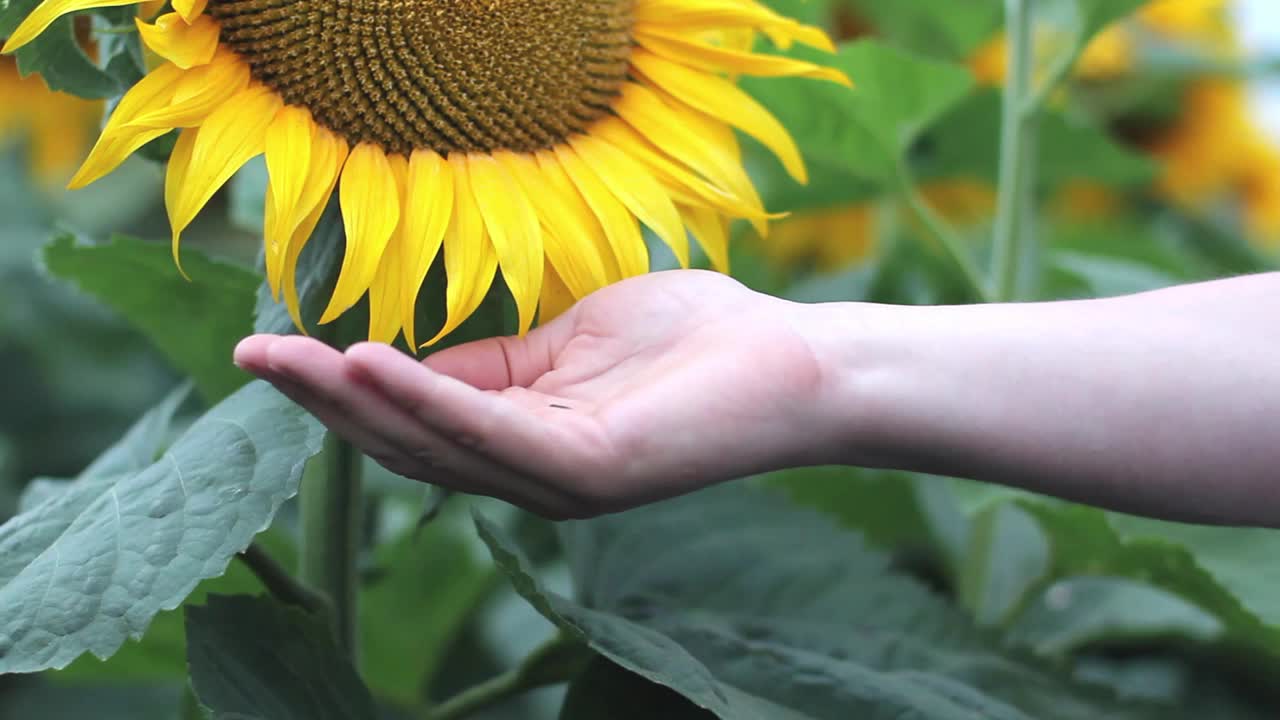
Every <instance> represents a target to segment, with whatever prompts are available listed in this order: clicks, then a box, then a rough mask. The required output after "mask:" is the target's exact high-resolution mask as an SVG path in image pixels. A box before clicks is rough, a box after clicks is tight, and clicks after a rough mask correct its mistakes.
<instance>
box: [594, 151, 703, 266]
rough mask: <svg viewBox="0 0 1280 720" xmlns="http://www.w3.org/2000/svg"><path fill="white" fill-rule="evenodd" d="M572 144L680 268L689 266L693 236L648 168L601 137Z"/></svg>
mask: <svg viewBox="0 0 1280 720" xmlns="http://www.w3.org/2000/svg"><path fill="white" fill-rule="evenodd" d="M569 143H570V144H571V145H572V146H573V149H574V150H576V151H577V152H578V155H579V156H581V157H582V159H583V160H585V161H586V163H587V164H588V165H589V166H591V169H592V170H593V171H594V172H595V174H596V176H598V177H599V178H600V179H601V180H602V181H603V182H604V184H605V186H606V187H608V188H609V191H610V192H612V193H613V195H614V197H616V198H618V199H619V200H621V201H622V204H623V205H625V206H626V207H627V209H628V210H630V211H631V213H632V214H633V215H635V216H636V217H637V218H639V219H640V221H641V222H643V223H644V224H645V225H647V226H648V227H649V229H650V230H652V231H653V232H654V234H656V235H657V236H658V238H659V239H661V240H662V241H663V242H664V243H666V244H667V247H669V248H671V252H673V253H674V254H675V256H676V260H677V261H678V262H679V263H680V267H683V268H687V267H689V236H688V234H687V233H685V230H684V224H683V223H682V222H680V213H679V212H677V211H676V206H675V204H674V203H672V202H671V197H670V196H669V195H668V194H667V191H666V190H665V189H663V187H662V185H660V184H659V183H658V181H657V180H655V179H654V178H653V175H651V174H650V173H649V171H648V169H647V168H645V167H644V165H641V164H640V163H639V162H637V161H635V160H633V159H632V158H631V157H630V156H629V155H627V154H626V153H624V152H622V151H621V150H619V149H618V148H616V147H614V146H613V145H610V144H609V143H608V142H607V141H605V140H603V139H601V138H598V137H593V136H590V135H579V136H577V137H574V138H572V139H570V141H569Z"/></svg>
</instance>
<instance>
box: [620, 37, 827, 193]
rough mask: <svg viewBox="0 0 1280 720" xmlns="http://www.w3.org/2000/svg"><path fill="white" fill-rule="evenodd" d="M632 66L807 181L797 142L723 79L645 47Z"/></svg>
mask: <svg viewBox="0 0 1280 720" xmlns="http://www.w3.org/2000/svg"><path fill="white" fill-rule="evenodd" d="M631 64H632V66H633V67H634V68H636V69H637V70H638V71H640V73H641V74H643V75H644V76H645V77H646V78H648V79H649V80H650V81H651V82H653V83H654V84H655V85H657V86H658V87H660V88H662V89H663V90H665V91H667V92H668V93H670V94H671V95H673V96H674V97H676V98H677V99H679V100H681V101H682V102H685V103H688V104H689V105H690V106H692V107H694V108H696V109H698V110H700V111H702V112H704V113H707V114H708V115H711V116H712V117H717V118H720V119H722V120H724V121H725V122H727V123H729V124H731V125H733V126H734V127H736V128H738V129H740V130H742V131H743V132H745V133H746V134H748V135H750V136H751V137H754V138H755V139H757V140H759V141H760V142H761V143H762V144H763V145H764V146H765V147H767V148H769V149H770V150H771V151H773V154H774V155H777V156H778V159H779V160H781V161H782V165H783V167H785V168H786V169H787V172H788V173H789V174H790V175H791V177H793V178H795V179H796V181H797V182H800V183H805V182H807V181H808V173H807V172H806V171H805V167H804V160H803V159H802V158H801V157H800V150H799V148H797V147H796V144H795V140H793V139H792V138H791V135H790V134H789V133H788V132H787V130H786V128H784V127H783V126H782V123H780V122H778V119H777V118H775V117H774V116H773V115H772V114H770V113H769V111H768V110H766V109H765V108H764V106H762V105H761V104H760V103H758V102H756V101H755V99H753V98H752V97H751V96H750V95H748V94H747V93H746V92H744V91H742V90H741V89H740V88H738V87H737V86H736V85H734V84H733V83H731V82H729V81H728V80H725V79H724V78H721V77H717V76H715V75H710V74H708V73H705V72H701V71H699V70H694V69H691V68H688V67H685V66H684V65H681V64H680V63H676V62H672V61H670V60H667V59H666V58H662V57H659V56H657V55H654V54H653V53H651V52H649V51H647V50H644V49H642V48H636V50H635V51H634V52H633V53H632V55H631Z"/></svg>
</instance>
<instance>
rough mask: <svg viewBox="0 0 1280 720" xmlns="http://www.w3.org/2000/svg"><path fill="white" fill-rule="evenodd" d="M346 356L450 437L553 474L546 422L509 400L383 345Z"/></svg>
mask: <svg viewBox="0 0 1280 720" xmlns="http://www.w3.org/2000/svg"><path fill="white" fill-rule="evenodd" d="M347 358H348V360H349V361H350V363H351V366H352V367H353V368H354V369H355V370H356V371H357V372H359V373H361V374H363V375H364V376H365V377H366V378H368V380H369V382H370V383H372V384H373V385H374V386H375V387H377V388H378V389H379V390H380V391H381V392H382V394H383V395H385V396H386V397H387V398H388V399H389V400H391V401H392V402H394V403H395V404H396V405H398V406H399V407H400V408H401V409H402V410H403V411H405V412H407V413H409V414H410V415H412V416H413V417H414V418H416V419H417V420H418V421H419V422H420V423H421V424H422V425H423V426H425V427H427V428H430V429H431V430H433V431H435V432H437V433H439V434H440V435H442V436H443V437H445V438H447V439H448V440H449V441H450V442H453V443H456V444H458V445H461V446H463V447H466V448H469V449H471V450H473V451H475V452H477V453H480V454H483V455H486V456H489V457H493V458H495V459H497V460H498V461H499V462H502V463H504V464H507V465H510V466H512V467H524V468H538V469H539V470H540V471H541V472H537V471H535V474H539V475H542V476H548V475H550V476H555V475H556V474H557V468H556V463H555V462H554V461H555V458H554V456H553V452H554V450H555V448H556V443H554V442H552V441H551V437H550V432H552V427H553V426H552V424H550V423H546V422H545V421H543V420H541V419H540V418H539V416H537V415H535V414H534V413H532V412H530V411H529V410H528V409H526V408H523V407H521V406H519V405H517V404H516V403H514V402H512V401H511V399H509V398H507V397H503V396H502V395H499V394H495V393H492V392H485V391H482V390H478V389H476V388H475V387H473V386H471V385H469V384H467V383H464V382H462V381H461V380H458V379H456V378H454V377H451V376H449V375H444V374H441V373H438V372H434V371H433V370H432V369H430V368H426V367H424V366H423V365H422V364H420V363H418V362H416V361H414V360H413V359H412V358H409V357H408V356H406V355H404V354H402V353H400V352H397V351H396V350H394V349H393V348H390V347H388V346H386V345H378V344H374V343H363V344H360V345H355V346H353V347H351V348H350V349H349V350H347ZM563 417H565V418H566V419H567V418H568V416H567V415H565V416H563Z"/></svg>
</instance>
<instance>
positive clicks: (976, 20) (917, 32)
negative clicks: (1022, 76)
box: [851, 0, 1002, 60]
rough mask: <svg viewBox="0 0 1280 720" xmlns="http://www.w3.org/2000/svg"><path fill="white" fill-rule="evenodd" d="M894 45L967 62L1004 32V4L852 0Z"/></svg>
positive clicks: (976, 0)
mask: <svg viewBox="0 0 1280 720" xmlns="http://www.w3.org/2000/svg"><path fill="white" fill-rule="evenodd" d="M851 4H852V6H853V7H854V8H856V9H857V11H858V12H859V13H861V14H862V15H863V16H864V17H866V18H868V19H869V20H870V21H871V23H872V24H873V25H874V26H875V27H876V30H877V31H878V32H879V33H881V34H883V35H884V36H885V37H886V38H888V39H889V40H890V41H892V42H894V43H895V44H898V45H901V46H903V47H906V48H909V49H911V50H912V51H915V52H920V53H924V54H927V55H930V56H933V57H941V58H945V59H950V60H964V59H967V58H968V57H969V55H970V54H972V53H973V52H974V51H975V50H977V49H978V47H979V46H981V45H982V44H983V43H985V42H986V41H988V40H990V39H991V38H992V37H994V36H995V34H996V32H997V31H998V30H999V29H1000V21H1001V17H1002V12H1001V4H1000V0H964V2H955V0H895V1H894V2H883V1H882V0H852V2H851Z"/></svg>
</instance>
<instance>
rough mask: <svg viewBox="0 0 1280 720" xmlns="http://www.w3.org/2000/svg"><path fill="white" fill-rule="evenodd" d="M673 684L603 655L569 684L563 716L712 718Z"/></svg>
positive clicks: (579, 719)
mask: <svg viewBox="0 0 1280 720" xmlns="http://www.w3.org/2000/svg"><path fill="white" fill-rule="evenodd" d="M714 717H715V715H713V714H711V713H709V712H707V711H706V710H703V709H702V708H699V707H698V706H697V705H694V704H693V703H691V702H689V701H688V700H686V699H684V698H683V697H681V696H680V695H679V694H678V693H676V692H674V691H672V690H671V689H670V688H667V687H664V686H662V685H659V684H657V683H654V682H650V681H648V680H645V679H644V678H642V677H640V676H639V675H636V674H634V673H630V672H627V671H626V670H624V669H622V668H621V667H618V666H617V665H615V664H613V663H611V662H609V661H608V660H604V659H596V660H594V661H593V662H592V663H591V664H590V665H588V666H587V669H586V670H585V671H584V672H583V673H582V674H581V675H579V676H578V677H577V678H576V679H574V681H573V682H572V683H570V684H569V693H568V694H567V695H566V696H565V699H564V706H563V707H561V709H560V720H600V719H601V718H609V720H653V718H662V719H663V720H710V719H711V718H714Z"/></svg>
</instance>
